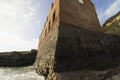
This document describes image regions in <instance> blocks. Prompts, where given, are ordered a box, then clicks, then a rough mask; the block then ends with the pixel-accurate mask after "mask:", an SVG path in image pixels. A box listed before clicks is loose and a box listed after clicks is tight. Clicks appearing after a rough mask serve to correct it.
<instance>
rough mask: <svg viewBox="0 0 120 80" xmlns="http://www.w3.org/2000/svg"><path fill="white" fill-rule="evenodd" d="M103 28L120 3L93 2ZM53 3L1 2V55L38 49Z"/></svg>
mask: <svg viewBox="0 0 120 80" xmlns="http://www.w3.org/2000/svg"><path fill="white" fill-rule="evenodd" d="M92 2H93V3H94V5H95V8H96V11H97V14H98V17H99V21H100V23H101V25H102V24H103V23H104V22H105V20H107V19H108V18H109V17H111V16H112V15H114V14H116V13H117V12H118V11H120V8H119V7H118V6H119V5H120V0H92ZM51 3H52V0H0V52H6V51H25V50H31V49H37V47H38V41H39V36H40V33H41V31H42V28H43V26H44V23H45V20H46V17H47V14H48V11H49V9H50V5H51Z"/></svg>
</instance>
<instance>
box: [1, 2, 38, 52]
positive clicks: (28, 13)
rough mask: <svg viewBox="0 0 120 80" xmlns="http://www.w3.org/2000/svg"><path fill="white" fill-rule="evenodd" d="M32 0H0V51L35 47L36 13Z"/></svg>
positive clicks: (36, 44) (36, 35)
mask: <svg viewBox="0 0 120 80" xmlns="http://www.w3.org/2000/svg"><path fill="white" fill-rule="evenodd" d="M33 1H34V0H0V52H1V51H2V52H3V51H14V50H30V49H32V48H37V46H38V40H37V38H39V36H38V35H39V34H37V33H36V31H38V27H36V26H34V25H35V24H38V21H39V19H38V13H37V11H38V10H37V8H36V4H38V3H35V2H33Z"/></svg>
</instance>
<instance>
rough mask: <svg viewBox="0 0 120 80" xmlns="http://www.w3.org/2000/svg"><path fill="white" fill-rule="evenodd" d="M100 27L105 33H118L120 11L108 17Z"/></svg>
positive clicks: (119, 28) (119, 30)
mask: <svg viewBox="0 0 120 80" xmlns="http://www.w3.org/2000/svg"><path fill="white" fill-rule="evenodd" d="M101 29H102V31H103V32H105V33H112V34H117V35H120V12H118V13H117V14H115V15H114V16H112V17H111V18H110V19H108V20H107V21H106V22H105V23H104V25H103V27H102V28H101Z"/></svg>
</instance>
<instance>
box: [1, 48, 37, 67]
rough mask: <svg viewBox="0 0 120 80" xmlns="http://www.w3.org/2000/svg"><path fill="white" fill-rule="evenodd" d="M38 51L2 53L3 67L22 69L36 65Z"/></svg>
mask: <svg viewBox="0 0 120 80" xmlns="http://www.w3.org/2000/svg"><path fill="white" fill-rule="evenodd" d="M36 54H37V50H31V51H23V52H16V51H14V52H6V53H0V66H1V67H22V66H30V65H32V64H33V63H34V61H35V58H36Z"/></svg>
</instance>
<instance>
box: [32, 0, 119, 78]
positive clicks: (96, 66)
mask: <svg viewBox="0 0 120 80" xmlns="http://www.w3.org/2000/svg"><path fill="white" fill-rule="evenodd" d="M51 16H52V17H51ZM119 43H120V36H118V35H114V34H105V33H102V31H100V25H99V22H98V18H97V15H96V12H95V9H94V6H93V4H92V3H91V1H90V0H84V2H83V3H79V1H77V0H71V1H70V0H54V4H53V5H52V7H51V10H50V12H49V15H48V18H47V21H46V23H45V27H44V29H43V32H42V34H41V36H40V42H39V47H38V54H37V57H36V61H35V63H34V66H35V70H36V72H37V73H38V74H40V75H43V76H45V77H46V80H106V79H107V77H106V76H107V75H108V74H109V72H110V71H111V70H112V68H115V67H118V66H119V65H120V45H119ZM110 75H111V74H110Z"/></svg>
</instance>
